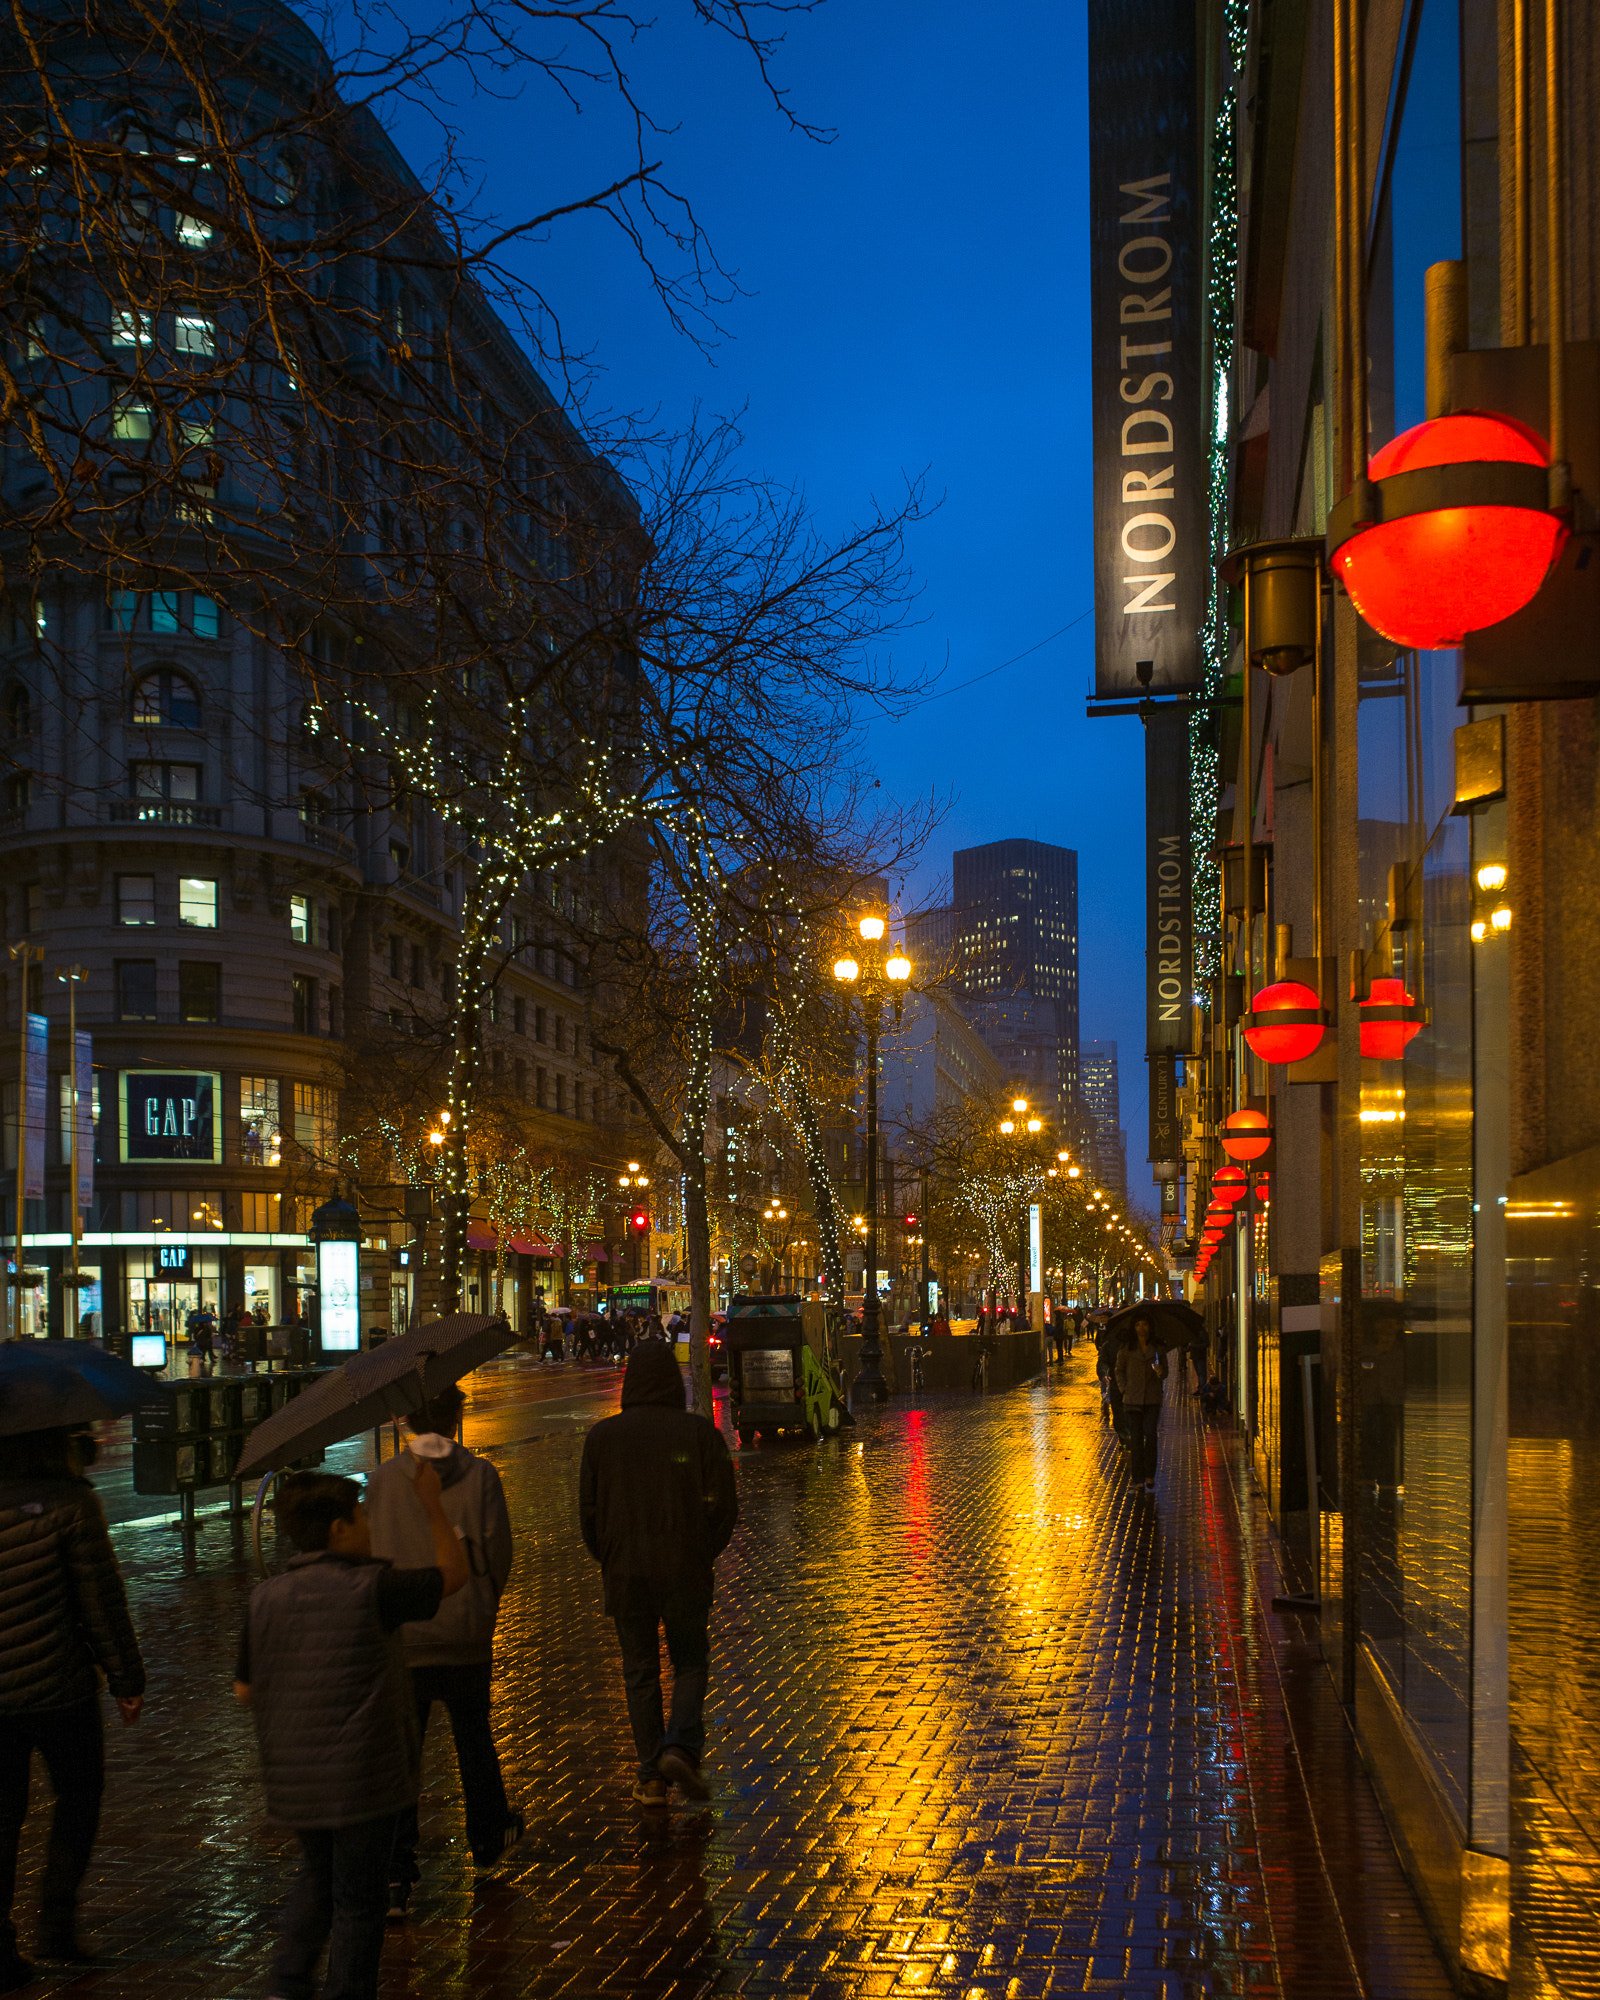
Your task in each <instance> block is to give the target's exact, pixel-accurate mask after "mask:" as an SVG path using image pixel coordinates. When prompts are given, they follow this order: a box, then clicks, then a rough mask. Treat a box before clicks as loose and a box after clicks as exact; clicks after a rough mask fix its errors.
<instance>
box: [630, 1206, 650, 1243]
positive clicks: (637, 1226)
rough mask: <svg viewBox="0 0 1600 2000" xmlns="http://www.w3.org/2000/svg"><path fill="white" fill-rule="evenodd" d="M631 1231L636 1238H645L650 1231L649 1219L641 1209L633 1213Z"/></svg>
mask: <svg viewBox="0 0 1600 2000" xmlns="http://www.w3.org/2000/svg"><path fill="white" fill-rule="evenodd" d="M633 1231H634V1234H635V1235H636V1236H646V1235H648V1234H649V1231H650V1218H649V1216H648V1215H646V1214H645V1212H644V1210H643V1209H642V1208H639V1209H635V1210H634V1213H633Z"/></svg>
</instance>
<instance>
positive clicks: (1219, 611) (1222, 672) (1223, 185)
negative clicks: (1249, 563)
mask: <svg viewBox="0 0 1600 2000" xmlns="http://www.w3.org/2000/svg"><path fill="white" fill-rule="evenodd" d="M1222 19H1223V37H1224V41H1225V43H1226V45H1227V52H1228V57H1229V60H1230V64H1231V68H1232V78H1231V79H1230V81H1229V84H1228V86H1227V88H1226V89H1225V90H1224V91H1223V93H1222V98H1221V101H1220V102H1219V103H1218V105H1217V112H1216V117H1215V120H1214V121H1213V124H1212V130H1211V203H1210V211H1209V214H1210V223H1209V229H1208V233H1207V244H1206V250H1207V258H1206V268H1207V298H1206V309H1207V316H1208V320H1209V326H1210V334H1211V389H1212V395H1211V412H1212V416H1211V437H1210V442H1209V448H1208V452H1207V487H1208V493H1207V499H1208V505H1209V512H1210V529H1211V584H1210V595H1209V602H1208V604H1207V607H1206V622H1205V629H1204V631H1203V633H1202V635H1201V652H1202V657H1203V659H1204V662H1205V689H1204V692H1205V698H1206V701H1207V702H1208V703H1212V702H1217V701H1219V700H1220V699H1221V697H1222V695H1223V694H1224V693H1225V691H1226V688H1227V681H1228V661H1229V656H1230V654H1231V652H1232V647H1233V639H1232V633H1231V631H1230V628H1229V625H1228V604H1227V594H1226V590H1225V588H1224V586H1223V583H1222V580H1221V578H1220V576H1219V575H1218V573H1217V564H1218V563H1219V562H1220V561H1221V560H1222V558H1223V557H1224V556H1225V555H1226V554H1227V552H1228V548H1227V544H1228V459H1229V451H1228V443H1229V439H1228V432H1229V415H1230V409H1231V403H1232V376H1233V362H1234V316H1235V306H1236V295H1237V277H1238V255H1239V250H1238V243H1239V186H1238V174H1237V170H1236V165H1235V159H1234V151H1235V119H1236V98H1235V91H1236V89H1237V80H1238V78H1240V77H1241V76H1243V74H1244V66H1245V55H1246V47H1247V35H1248V27H1249V13H1248V7H1247V5H1246V0H1226V5H1225V6H1224V8H1223V16H1222ZM1217 712H1218V711H1217V710H1216V709H1215V708H1211V707H1206V708H1201V707H1196V708H1195V709H1194V711H1193V712H1192V714H1191V716H1190V721H1189V853H1190V878H1191V879H1190V900H1191V907H1192V910H1193V919H1192V921H1193V926H1194V971H1195V983H1196V986H1197V987H1198V986H1200V985H1201V984H1202V983H1203V982H1204V981H1207V980H1210V979H1213V978H1215V977H1216V974H1217V971H1218V969H1219V967H1220V965H1221V960H1222V910H1221V905H1222V883H1221V877H1220V873H1219V870H1218V865H1217V862H1216V860H1215V859H1214V853H1215V846H1216V826H1217V811H1218V807H1219V805H1220V803H1221V797H1222V774H1221V763H1222V759H1221V754H1220V751H1219V750H1217V749H1215V748H1213V746H1212V745H1211V744H1210V743H1209V742H1208V741H1207V736H1208V733H1209V731H1210V727H1211V717H1212V716H1214V715H1215V714H1217Z"/></svg>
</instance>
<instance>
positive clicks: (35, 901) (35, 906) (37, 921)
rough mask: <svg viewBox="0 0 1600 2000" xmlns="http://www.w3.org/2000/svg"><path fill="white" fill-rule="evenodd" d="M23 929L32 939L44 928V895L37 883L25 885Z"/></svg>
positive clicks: (23, 892)
mask: <svg viewBox="0 0 1600 2000" xmlns="http://www.w3.org/2000/svg"><path fill="white" fill-rule="evenodd" d="M22 927H23V929H24V930H25V931H26V932H27V933H28V935H29V936H30V937H31V936H33V934H34V933H35V932H36V931H40V930H43V928H44V893H43V891H42V890H41V888H40V886H39V884H38V883H37V882H28V883H25V884H24V885H23V890H22Z"/></svg>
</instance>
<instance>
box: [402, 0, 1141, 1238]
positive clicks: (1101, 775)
mask: <svg viewBox="0 0 1600 2000" xmlns="http://www.w3.org/2000/svg"><path fill="white" fill-rule="evenodd" d="M653 11H654V12H655V14H656V17H657V19H658V22H659V26H658V27H657V29H656V30H655V32H654V33H653V34H651V35H650V36H648V37H646V38H644V39H643V40H642V41H641V43H640V44H638V45H637V46H636V50H635V53H634V58H633V60H634V69H633V75H634V78H635V81H636V83H637V85H638V87H639V89H640V92H641V94H642V95H643V96H644V98H645V99H646V101H647V102H649V103H650V104H651V106H652V107H653V108H655V109H656V110H657V111H658V114H659V115H661V116H662V117H663V118H666V117H669V116H670V117H671V118H673V119H675V120H677V121H678V122H679V126H680V129H679V130H678V131H677V132H676V133H674V134H672V135H671V136H669V137H667V138H665V139H663V140H662V142H661V151H662V155H663V157H664V159H665V161H666V163H667V170H668V173H669V174H670V175H671V176H674V177H675V178H676V181H677V182H678V184H680V185H681V186H683V187H684V188H685V189H686V190H687V191H688V192H689V193H690V194H691V195H692V197H693V200H694V202H695V205H696V208H697V210H698V212H699V215H700V217H701V220H702V222H703V224H704V225H705V226H706V228H707V230H708V232H709V234H710V236H711V238H712V240H713V242H714V244H715V246H716V249H717V251H718V253H719V254H720V256H721V258H722V260H723V262H724V264H725V265H727V266H728V267H729V268H731V269H732V270H734V271H735V272H736V273H737V275H738V278H739V281H740V284H741V286H742V287H743V290H744V292H745V293H746V294H747V296H745V297H743V298H740V299H737V300H735V301H734V303H733V304H732V305H731V306H729V307H728V308H727V309H726V311H725V312H724V313H723V315H722V319H723V323H724V326H725V328H726V338H724V339H723V340H722V341H721V342H720V343H719V344H718V346H717V347H716V349H715V351H714V352H713V353H712V354H711V355H710V356H709V357H707V356H705V355H702V354H701V353H700V352H699V351H697V349H696V348H695V346H694V345H693V344H692V343H691V342H689V341H688V340H686V339H684V338H683V337H682V336H680V335H678V334H677V333H675V332H674V331H673V329H672V327H671V326H670V325H669V324H668V322H667V319H666V316H665V314H664V313H663V311H662V309H661V308H660V306H659V304H658V303H657V302H656V300H655V299H654V297H653V295H652V294H651V292H650V290H649V288H648V286H647V284H646V283H645V281H644V279H643V277H642V275H641V273H640V271H639V268H638V266H637V263H636V262H635V261H634V259H633V258H632V255H631V253H630V252H629V251H628V250H627V248H626V246H625V245H623V244H622V242H621V241H620V239H619V238H618V237H617V236H616V235H615V234H613V233H610V232H609V231H608V229H607V227H606V225H604V224H602V223H600V222H597V221H595V220H592V219H587V218H580V219H579V220H577V221H575V222H571V223H566V224H562V225H560V226H559V227H558V228H557V229H556V230H555V231H554V232H553V233H552V235H551V236H550V238H549V240H548V241H547V242H545V243H543V244H541V245H539V246H538V247H537V248H535V249H530V250H529V251H528V252H526V253H525V255H526V263H525V265H524V268H525V269H526V270H527V271H528V273H529V274H530V275H533V276H535V277H536V279H537V282H538V283H539V285H540V286H541V288H542V289H543V291H544V292H545V294H546V296H547V297H549V298H550V299H551V300H552V301H554V302H555V303H556V304H557V306H558V308H559V310H560V312H561V314H562V317H563V320H564V323H565V331H566V336H567V339H568V342H569V344H570V345H572V346H574V347H577V348H581V349H583V350H585V351H587V352H588V353H589V354H590V355H591V358H592V360H593V361H594V362H595V363H596V364H597V365H598V366H599V368H600V369H601V370H603V371H604V372H603V375H602V377H601V380H600V382H599V384H598V386H597V389H596V391H595V392H594V393H595V397H596V400H597V401H598V402H600V403H602V404H610V405H613V406H614V407H616V408H618V409H655V410H659V411H660V412H661V415H662V418H663V420H665V421H668V422H672V421H678V420H681V419H683V418H686V417H687V416H688V414H689V413H690V411H691V410H692V408H693V406H694V405H695V404H696V403H697V402H698V403H700V404H701V405H703V406H705V407H707V408H710V409H715V410H723V411H734V410H741V409H742V410H743V412H744V430H745V435H746V438H747V440H748V452H749V459H750V463H751V465H752V466H753V467H754V468H755V469H758V470H760V471H763V472H766V473H768V474H770V475H772V476H774V477H776V478H778V479H780V480H782V481H784V482H786V483H792V484H794V485H797V486H799V487H801V488H803V489H804V491H805V493H806V495H807V497H808V500H809V502H810V505H811V507H812V509H813V511H814V513H815V515H816V516H817V518H818V520H819V522H820V523H821V525H822V526H823V528H824V529H827V528H828V527H829V526H830V525H842V524H844V523H845V522H847V521H848V520H849V519H850V518H851V516H852V515H853V513H855V511H856V510H858V509H860V508H862V507H864V506H865V504H866V503H867V501H868V499H869V498H870V496H873V495H882V496H884V497H885V498H886V499H892V498H893V496H894V495H895V494H896V492H897V491H898V489H899V488H900V486H901V483H902V475H903V474H906V473H911V474H916V473H921V472H926V475H927V478H928V484H929V488H930V490H931V491H932V492H933V493H935V494H938V495H941V496H942V506H941V507H940V509H939V511H938V512H937V513H935V514H934V515H933V517H932V518H931V519H930V520H928V521H927V522H926V523H925V524H923V525H921V526H920V527H918V528H917V529H916V530H915V531H914V535H913V539H912V542H911V557H912V562H913V566H914V570H915V575H916V583H917V586H918V589H919V591H920V597H919V601H918V605H917V609H916V614H915V616H916V618H917V623H916V624H915V626H914V627H913V629H911V630H909V631H907V632H905V633H903V634H902V635H900V636H899V637H898V638H897V639H896V641H895V649H896V653H897V656H899V657H901V658H903V659H904V661H905V662H906V663H907V664H908V665H911V666H914V667H916V668H918V669H921V668H923V667H925V666H932V667H935V668H938V667H944V668H945V669H946V671H945V675H944V684H945V685H947V686H954V685H955V684H956V683H958V682H961V681H964V680H968V679H970V678H972V677H973V676H976V675H979V674H983V673H985V672H986V671H987V670H988V669H990V668H992V667H995V666H997V665H998V664H999V663H1000V662H1002V661H1006V660H1009V659H1011V658H1012V657H1013V656H1014V655H1017V654H1020V653H1023V652H1024V651H1026V650H1027V649H1029V648H1033V647H1038V650H1037V651H1034V652H1032V653H1031V654H1030V656H1029V657H1028V658H1026V659H1023V660H1021V661H1019V662H1018V663H1017V664H1016V665H1013V666H1009V667H1007V668H1006V669H1005V670H1004V671H1003V672H1000V673H996V674H993V675H992V676H991V677H990V678H988V679H986V680H984V681H982V682H981V684H980V685H979V686H977V687H974V688H972V689H970V690H969V691H968V692H966V693H956V694H951V695H949V696H948V697H946V698H945V699H942V700H935V701H932V702H930V703H928V704H927V705H926V706H925V707H924V708H923V709H922V710H921V711H920V712H919V713H918V714H916V715H915V716H913V717H912V718H910V719H908V720H905V721H901V722H898V723H894V724H889V723H886V722H884V721H882V720H881V719H880V720H879V721H877V722H876V723H873V722H871V721H869V722H868V723H867V725H866V726H867V727H868V729H869V731H870V735H869V743H870V747H871V750H872V753H873V756H874V758H875V760H876V763H877V767H878V770H879V772H880V774H881V777H882V782H883V784H884V787H885V789H886V790H889V791H890V792H892V793H894V794H895V795H897V796H900V797H911V796H914V795H916V794H917V793H918V792H919V791H921V792H926V791H927V790H928V789H929V788H930V787H934V788H939V789H944V790H951V789H953V790H954V792H955V794H956V802H955V806H954V809H953V811H952V812H951V814H950V815H949V817H948V818H947V820H946V821H945V823H944V825H943V827H942V828H941V830H940V832H939V833H938V834H937V835H936V836H935V839H934V842H933V844H932V846H931V847H930V849H929V851H928V853H927V856H926V858H925V860H924V862H923V864H922V866H921V868H920V869H919V871H918V872H917V873H916V874H915V875H914V876H913V878H912V879H911V881H910V882H909V883H908V885H907V893H908V896H909V897H911V898H920V899H923V900H926V899H927V898H928V897H929V896H931V895H932V894H934V893H935V892H936V891H937V889H938V886H939V884H940V882H941V881H943V882H944V883H946V884H948V879H949V874H950V855H951V852H952V850H953V849H954V848H956V847H962V846H969V845H973V844H976V843H978V842H982V841H987V840H997V839H1003V838H1007V837H1010V836H1024V837H1028V838H1036V839H1039V840H1047V841H1054V842H1058V843H1060V844H1061V845H1064V846H1067V847H1072V848H1075V849H1076V850H1077V852H1078V866H1079V883H1080V947H1079V949H1080V962H1081V966H1082V1034H1083V1038H1084V1040H1085V1041H1087V1040H1090V1039H1092V1038H1096V1037H1099V1038H1104V1039H1115V1040H1116V1042H1117V1043H1118V1045H1119V1053H1120V1055H1121V1062H1122V1085H1123V1096H1122V1107H1123V1122H1124V1124H1125V1125H1126V1127H1127V1128H1128V1135H1129V1146H1128V1152H1129V1161H1130V1174H1129V1181H1130V1190H1129V1191H1130V1193H1131V1194H1132V1195H1133V1197H1134V1199H1135V1200H1136V1201H1140V1202H1142V1203H1144V1202H1148V1200H1149V1197H1150V1185H1149V1179H1148V1174H1147V1172H1146V1170H1145V1168H1144V1166H1143V1164H1142V1162H1143V1159H1144V1153H1145V1133H1144V1118H1145V1089H1144V1064H1143V1062H1142V1060H1141V1053H1142V1048H1143V1011H1142V989H1141V981H1142V977H1143V962H1144V907H1143V901H1142V871H1141V866H1140V864H1141V859H1142V851H1143V842H1144V822H1143V769H1142V751H1141V743H1140V731H1139V726H1138V724H1137V723H1136V722H1133V721H1097V722H1089V721H1087V720H1086V719H1085V717H1084V713H1083V703H1084V695H1085V693H1086V691H1087V689H1088V687H1089V684H1090V676H1091V672H1092V635H1091V620H1090V619H1089V618H1088V617H1083V618H1082V619H1081V620H1080V622H1079V623H1077V624H1075V625H1074V626H1073V627H1072V629H1071V630H1070V631H1068V632H1066V633H1064V634H1063V635H1062V636H1060V637H1057V638H1055V639H1053V640H1050V642H1049V643H1047V644H1044V645H1042V646H1040V645H1039V642H1040V641H1041V640H1046V639H1047V638H1048V636H1049V635H1050V634H1053V633H1056V632H1057V631H1058V630H1059V628H1060V627H1062V626H1064V625H1066V624H1068V622H1069V621H1070V620H1073V619H1076V618H1078V617H1079V614H1080V613H1086V612H1088V610H1089V607H1090V605H1091V602H1092V585H1091V581H1090V576H1091V569H1090V549H1089V539H1088V537H1089V505H1090V490H1089V473H1090V465H1089V407H1088V340H1087V325H1086V298H1087V291H1086V271H1085V265H1086V256H1087V219H1086V213H1085V180H1086V165H1087V160H1086V143H1085V119H1086V97H1085V90H1086V85H1085V54H1084V43H1085V23H1084V9H1083V6H1082V4H1081V0H1069V4H1068V5H1065V6H1063V5H1061V4H1060V0H1004V4H1003V5H1001V6H999V7H975V6H973V5H972V0H827V4H825V5H823V6H822V7H820V8H819V9H818V10H817V11H816V12H815V13H814V14H811V15H797V16H795V17H793V18H792V20H791V21H790V23H789V28H788V41H787V45H786V48H785V50H784V52H783V53H782V55H781V56H780V58H779V63H778V73H779V75H780V77H781V79H782V81H783V82H784V83H785V85H786V86H788V87H789V88H790V90H791V91H792V95H793V102H794V106H795V109H796V111H797V113H798V114H799V115H801V116H802V117H804V118H806V119H808V120H811V121H813V122H814V123H817V124H820V125H824V126H827V127H830V128H833V130H834V131H835V133H836V136H835V137H834V139H833V140H832V143H831V144H827V145H818V144H816V143H815V142H814V141H811V140H808V139H806V138H804V137H802V136H800V135H798V134H795V133H793V132H791V131H789V130H788V128H787V126H786V124H785V122H784V121H783V119H782V118H781V117H780V115H779V114H778V113H777V112H776V110H775V109H774V108H773V107H772V105H771V103H770V101H769V100H767V99H766V98H765V96H764V95H763V93H762V92H761V90H760V88H759V86H758V84H757V82H756V80H755V78H754V75H753V72H752V67H751V65H750V62H749V59H748V58H747V57H741V55H740V53H739V52H738V51H737V50H735V49H734V48H733V47H732V46H731V45H729V44H727V43H726V42H725V41H723V40H722V39H721V38H719V37H717V36H714V35H708V34H707V33H705V32H704V31H703V30H696V29H694V28H693V27H692V26H691V25H690V24H689V22H688V19H687V17H688V14H689V8H688V6H687V5H680V4H677V3H676V0H654V7H653ZM464 123H465V124H466V127H467V143H468V145H469V147H470V149H471V151H472V153H473V154H474V155H475V156H476V158H477V159H478V161H480V162H481V171H482V177H483V194H482V199H483V202H484V204H485V205H486V206H488V207H491V208H493V209H495V210H496V211H498V212H499V213H500V214H502V215H504V216H506V217H510V216H511V215H512V214H518V213H527V212H530V211H531V210H532V209H534V208H536V207H543V206H548V205H550V204H551V203H553V202H555V201H558V200H566V199H570V198H571V197H572V196H573V195H574V194H575V193H576V192H578V191H579V190H580V189H581V188H583V187H584V186H585V185H586V184H588V181H589V180H590V179H592V178H598V177H600V176H608V177H609V176H610V175H611V174H613V173H614V172H615V171H616V170H617V167H618V163H619V162H622V163H624V164H625V163H626V160H627V150H626V135H625V134H623V133H621V132H620V131H619V130H618V128H617V127H616V125H615V124H614V123H613V122H611V120H610V119H609V118H608V117H607V116H606V115H605V114H604V113H601V112H593V113H590V114H588V115H586V116H585V117H584V118H582V119H580V120H574V119H573V118H572V117H571V116H570V115H568V114H567V113H565V112H563V110H562V109H561V107H560V105H559V104H558V103H557V102H555V101H554V99H553V97H552V96H549V95H546V96H533V95H531V94H530V96H529V97H528V98H527V99H525V100H524V101H523V102H521V103H519V104H515V105H501V104H496V103H493V102H488V101H483V100H479V101H478V102H476V103H474V104H473V105H472V106H471V107H470V108H469V110H468V114H467V116H466V118H465V120H464ZM397 136H398V137H399V138H400V139H401V142H402V144H403V145H405V147H406V150H407V151H408V153H410V154H411V155H412V156H413V158H417V157H418V156H419V155H421V154H423V153H425V151H426V150H427V142H426V138H425V134H424V132H423V131H422V129H421V128H420V126H419V127H418V128H416V129H414V130H408V129H406V127H405V126H402V127H401V128H400V129H399V130H398V131H397Z"/></svg>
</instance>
